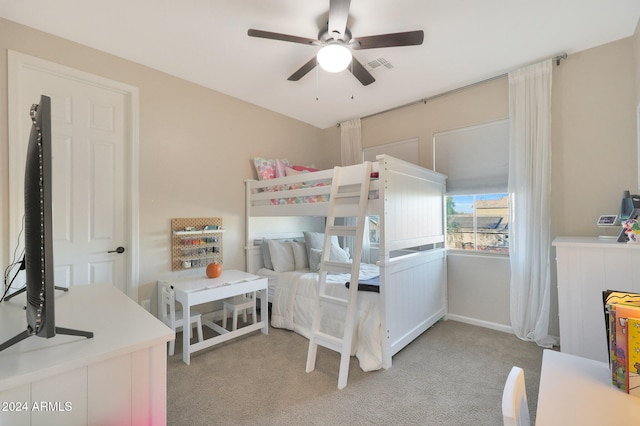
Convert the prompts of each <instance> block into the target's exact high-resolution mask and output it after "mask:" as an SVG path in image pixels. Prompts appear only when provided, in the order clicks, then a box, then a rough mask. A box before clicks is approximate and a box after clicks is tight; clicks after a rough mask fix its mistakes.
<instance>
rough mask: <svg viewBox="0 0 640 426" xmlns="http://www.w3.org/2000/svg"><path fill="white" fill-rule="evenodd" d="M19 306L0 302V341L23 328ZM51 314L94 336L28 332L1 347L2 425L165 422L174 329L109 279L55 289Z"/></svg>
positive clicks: (19, 299)
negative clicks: (65, 289) (66, 289)
mask: <svg viewBox="0 0 640 426" xmlns="http://www.w3.org/2000/svg"><path fill="white" fill-rule="evenodd" d="M24 305H25V295H24V294H22V295H20V296H17V297H15V298H13V299H11V300H10V301H4V302H2V303H0V340H1V341H3V342H4V341H5V340H7V339H9V338H11V337H13V336H15V335H16V334H18V333H19V332H21V331H23V330H25V329H26V326H27V320H26V316H25V311H24ZM55 314H56V325H57V326H59V327H67V328H74V329H80V330H86V331H92V332H93V333H94V337H93V338H91V339H86V338H84V337H78V336H67V335H62V334H58V335H56V336H54V337H52V338H50V339H44V338H42V337H37V336H31V337H29V338H27V339H25V340H23V341H21V342H19V343H17V344H16V345H14V346H11V347H9V348H7V349H5V350H4V351H2V352H0V424H1V425H40V424H43V425H62V424H64V425H87V424H117V425H139V424H153V425H164V424H165V423H166V403H167V349H166V347H167V342H168V341H170V340H171V339H172V338H173V336H174V333H173V331H172V330H171V329H170V328H169V327H167V326H165V325H164V324H163V323H162V322H161V321H159V320H158V319H157V318H155V317H154V316H153V315H151V314H150V313H149V312H147V311H145V310H144V309H143V308H142V307H141V306H139V305H138V304H136V303H135V302H134V301H133V300H131V299H129V298H128V297H127V296H126V295H125V294H124V293H122V292H121V291H119V290H117V289H116V288H115V287H113V286H112V285H108V284H90V285H83V286H76V287H72V288H70V289H69V292H66V293H64V292H61V291H56V293H55ZM16 403H20V405H16ZM40 403H47V404H48V403H51V405H50V406H49V405H48V406H47V408H46V409H44V410H37V409H36V408H37V407H40V405H39V404H40ZM5 404H9V405H5ZM10 404H13V405H10ZM34 404H38V405H37V406H35V407H34Z"/></svg>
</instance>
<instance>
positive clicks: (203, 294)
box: [165, 269, 269, 365]
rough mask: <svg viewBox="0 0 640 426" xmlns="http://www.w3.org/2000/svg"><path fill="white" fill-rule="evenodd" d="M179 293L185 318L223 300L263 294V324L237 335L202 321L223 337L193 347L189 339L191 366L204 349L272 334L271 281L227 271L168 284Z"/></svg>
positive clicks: (186, 353) (186, 351) (185, 348)
mask: <svg viewBox="0 0 640 426" xmlns="http://www.w3.org/2000/svg"><path fill="white" fill-rule="evenodd" d="M165 282H167V283H168V284H169V285H171V287H172V288H173V290H174V291H175V293H176V300H177V301H178V302H180V303H181V304H182V311H183V314H182V315H183V318H189V316H190V315H191V307H192V306H194V305H199V304H201V303H207V302H213V301H215V300H222V299H226V298H228V297H233V296H237V295H239V294H244V293H250V292H253V291H260V292H261V293H262V294H261V297H260V322H257V323H255V324H250V325H246V326H244V327H241V328H238V329H237V330H234V331H229V330H226V329H224V328H222V327H220V326H219V325H218V324H216V323H214V322H212V321H209V320H207V319H205V318H203V319H202V324H203V325H206V326H208V327H210V328H212V329H213V330H215V331H217V332H218V333H220V334H219V335H217V336H215V337H210V338H208V339H205V340H203V341H202V342H196V343H193V344H191V342H190V341H189V338H188V337H187V338H184V336H183V339H182V360H183V361H184V363H185V364H187V365H188V364H189V362H190V355H191V354H192V353H193V352H195V351H199V350H201V349H205V348H208V347H211V346H213V345H217V344H218V343H222V342H226V341H227V340H230V339H233V338H235V337H239V336H242V335H244V334H247V333H251V332H252V331H255V330H260V329H261V330H262V333H263V334H268V332H269V321H268V314H267V313H268V309H269V308H268V305H267V279H266V278H263V277H259V276H257V275H252V274H248V273H246V272H242V271H237V270H233V269H232V270H228V271H223V272H222V275H220V276H219V277H218V278H207V277H205V276H201V277H184V278H178V279H174V280H165Z"/></svg>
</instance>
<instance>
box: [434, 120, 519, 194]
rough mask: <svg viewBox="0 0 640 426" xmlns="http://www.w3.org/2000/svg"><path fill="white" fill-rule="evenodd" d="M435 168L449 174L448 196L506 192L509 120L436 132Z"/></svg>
mask: <svg viewBox="0 0 640 426" xmlns="http://www.w3.org/2000/svg"><path fill="white" fill-rule="evenodd" d="M433 169H434V170H435V171H437V172H439V173H443V174H445V175H447V194H448V195H470V194H490V193H503V192H507V186H508V181H509V120H508V119H505V120H500V121H495V122H491V123H486V124H481V125H477V126H470V127H464V128H461V129H455V130H449V131H446V132H440V133H435V134H434V135H433Z"/></svg>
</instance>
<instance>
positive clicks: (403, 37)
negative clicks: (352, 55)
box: [350, 30, 424, 50]
mask: <svg viewBox="0 0 640 426" xmlns="http://www.w3.org/2000/svg"><path fill="white" fill-rule="evenodd" d="M423 41H424V31H422V30H418V31H407V32H404V33H392V34H380V35H374V36H368V37H357V38H354V39H353V40H351V43H350V46H351V48H352V49H354V50H362V49H377V48H380V47H395V46H417V45H420V44H422V42H423Z"/></svg>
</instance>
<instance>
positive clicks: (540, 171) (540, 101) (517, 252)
mask: <svg viewBox="0 0 640 426" xmlns="http://www.w3.org/2000/svg"><path fill="white" fill-rule="evenodd" d="M551 71H552V64H551V60H548V61H545V62H542V63H539V64H535V65H531V66H528V67H525V68H522V69H520V70H517V71H515V72H512V73H509V119H510V123H511V125H510V138H509V139H510V141H509V194H510V196H511V201H512V204H511V215H510V218H509V255H510V261H511V307H510V308H511V309H510V311H511V326H512V327H513V331H514V333H515V334H516V336H518V337H519V338H520V339H523V340H529V341H535V342H536V343H537V344H538V345H540V346H543V347H551V346H552V345H553V344H555V343H556V342H555V341H554V339H553V338H552V337H550V336H549V300H550V288H551V278H550V261H551V260H550V252H551V241H550V238H551V237H550V233H551V232H550V228H551V223H550V222H551V215H550V205H549V203H550V192H551V188H550V178H551V144H550V133H551V129H550V125H551Z"/></svg>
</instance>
